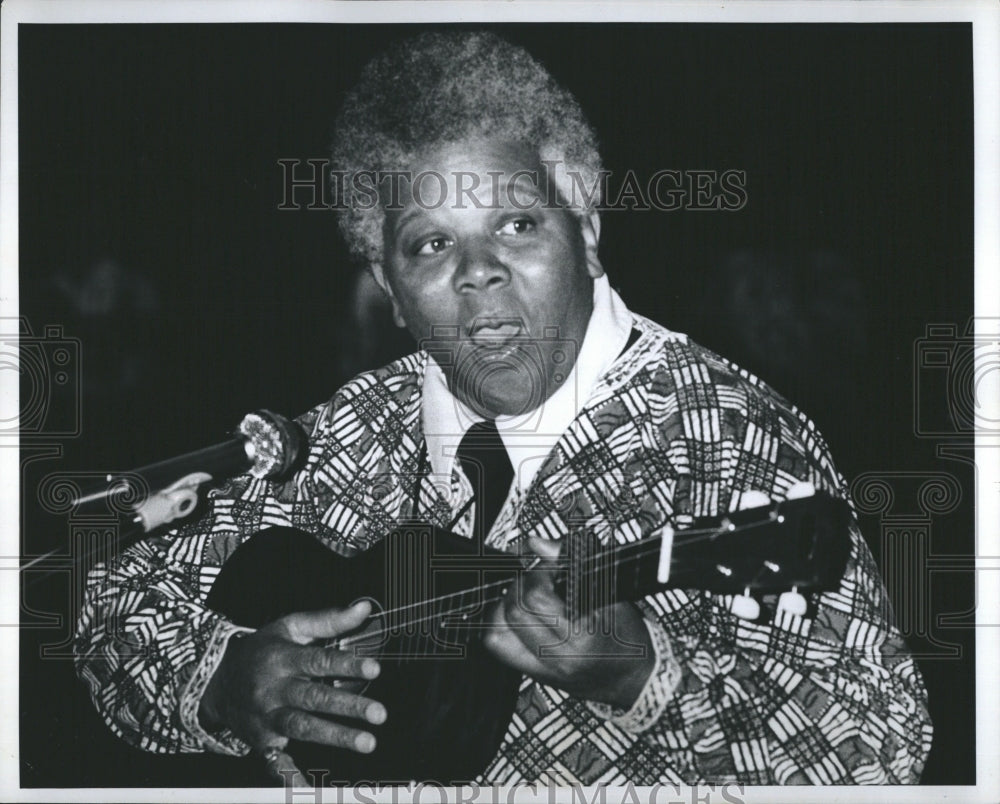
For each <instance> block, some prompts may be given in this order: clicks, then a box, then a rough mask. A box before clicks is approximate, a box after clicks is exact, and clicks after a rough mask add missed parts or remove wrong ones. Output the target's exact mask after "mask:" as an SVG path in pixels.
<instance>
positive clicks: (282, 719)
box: [272, 707, 376, 754]
mask: <svg viewBox="0 0 1000 804" xmlns="http://www.w3.org/2000/svg"><path fill="white" fill-rule="evenodd" d="M272 719H273V721H274V724H275V728H276V729H277V730H278V731H279V732H281V733H282V734H284V735H285V736H286V737H289V738H291V739H293V740H305V741H307V742H311V743H321V744H323V745H331V746H333V747H334V748H346V749H347V750H349V751H357V752H358V753H359V754H370V753H371V752H372V751H374V750H375V744H376V743H375V735H374V734H372V733H371V732H368V731H362V730H361V729H354V728H351V727H350V726H344V725H342V724H340V723H334V722H333V721H332V720H326V719H325V718H322V717H318V716H316V715H311V714H309V713H308V712H303V711H302V710H301V709H292V708H290V707H284V708H282V709H277V710H275V712H274V713H273V715H272Z"/></svg>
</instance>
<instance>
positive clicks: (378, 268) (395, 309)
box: [369, 262, 406, 328]
mask: <svg viewBox="0 0 1000 804" xmlns="http://www.w3.org/2000/svg"><path fill="white" fill-rule="evenodd" d="M369 267H370V269H371V273H372V278H373V279H374V280H375V284H376V285H378V286H379V287H380V288H382V292H383V293H384V294H385V295H386V296H388V297H389V301H390V302H391V303H392V320H393V321H394V322H395V324H396V326H397V327H402V328H405V327H406V321H404V320H403V314H402V313H401V312H400V310H399V302H398V301H396V294H395V293H393V292H392V287H391V286H390V285H389V281H388V280H387V279H386V278H385V268H384V267H383V266H382V263H380V262H373V263H372V264H371V266H369Z"/></svg>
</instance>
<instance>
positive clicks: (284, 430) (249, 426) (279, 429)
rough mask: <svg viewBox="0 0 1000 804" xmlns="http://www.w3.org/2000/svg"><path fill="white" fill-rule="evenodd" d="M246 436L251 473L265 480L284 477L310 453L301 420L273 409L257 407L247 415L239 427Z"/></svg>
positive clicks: (240, 431)
mask: <svg viewBox="0 0 1000 804" xmlns="http://www.w3.org/2000/svg"><path fill="white" fill-rule="evenodd" d="M237 429H238V431H239V433H240V435H242V436H244V437H245V438H246V451H247V457H248V458H249V459H250V460H251V461H252V463H253V465H252V466H251V467H250V469H249V470H247V471H248V472H249V474H251V475H253V476H254V477H257V478H261V479H267V480H271V479H275V478H282V477H284V476H286V475H289V474H291V472H292V471H293V470H295V469H297V468H298V464H299V462H300V459H301V458H303V457H305V454H306V442H307V438H306V434H305V432H304V431H303V430H302V427H301V425H299V423H298V422H294V421H291V420H290V419H286V418H285V417H284V416H281V415H279V414H277V413H273V412H271V411H270V410H256V411H254V412H253V413H248V414H247V415H246V416H244V417H243V421H241V422H240V425H239V427H238V428H237Z"/></svg>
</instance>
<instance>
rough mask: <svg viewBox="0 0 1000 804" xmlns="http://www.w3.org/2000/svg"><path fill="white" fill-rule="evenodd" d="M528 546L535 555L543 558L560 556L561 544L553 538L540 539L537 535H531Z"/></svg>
mask: <svg viewBox="0 0 1000 804" xmlns="http://www.w3.org/2000/svg"><path fill="white" fill-rule="evenodd" d="M528 546H529V547H530V548H531V551H532V552H533V553H534V554H535V555H538V556H541V557H542V558H549V559H552V558H559V552H560V550H561V546H560V544H559V542H557V541H554V540H553V539H540V538H538V537H537V536H531V537H529V539H528Z"/></svg>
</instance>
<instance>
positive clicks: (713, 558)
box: [380, 494, 850, 637]
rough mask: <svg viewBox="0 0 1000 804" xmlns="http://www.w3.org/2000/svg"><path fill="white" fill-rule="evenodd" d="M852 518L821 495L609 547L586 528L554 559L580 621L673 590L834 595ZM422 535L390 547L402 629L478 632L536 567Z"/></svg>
mask: <svg viewBox="0 0 1000 804" xmlns="http://www.w3.org/2000/svg"><path fill="white" fill-rule="evenodd" d="M849 517H850V511H849V508H848V506H847V503H845V502H844V501H843V500H837V499H834V498H832V497H830V496H829V495H826V494H816V495H814V496H811V497H807V498H803V499H799V500H792V501H787V502H783V503H780V504H777V503H775V504H772V505H768V506H762V507H759V508H752V509H748V510H745V511H739V512H735V513H732V514H728V515H727V516H725V517H716V518H705V519H699V520H697V521H696V522H694V523H693V525H692V527H690V528H685V529H681V530H676V531H672V530H670V529H667V530H664V531H661V532H658V533H656V534H654V535H652V536H650V537H649V538H646V539H642V540H639V541H636V542H632V543H626V544H613V545H610V546H603V545H600V544H599V543H598V542H597V540H596V538H594V537H593V536H592V535H590V534H588V533H587V532H585V531H578V532H575V533H572V534H570V536H569V537H567V539H565V543H564V548H563V551H562V553H561V554H560V556H559V557H558V558H557V559H555V560H554V566H555V572H556V590H557V592H558V593H559V594H560V595H561V596H562V597H563V598H564V599H565V600H566V602H567V609H568V611H569V612H570V613H571V614H573V615H579V614H583V613H586V612H589V611H593V610H596V609H599V608H601V607H603V606H607V605H612V604H614V603H618V602H621V601H626V600H638V599H640V598H642V597H644V596H646V595H649V594H652V593H654V592H657V591H660V590H663V589H668V588H683V589H704V590H707V591H711V592H714V593H718V594H740V593H743V592H747V591H749V592H752V593H761V594H766V593H777V592H782V591H786V590H788V589H792V588H797V589H799V590H801V591H818V590H823V589H832V588H836V586H837V584H838V583H839V580H840V577H841V576H842V574H843V571H844V567H845V565H846V562H847V558H848V555H849V549H850V544H849V540H848V539H847V536H846V534H847V526H848V521H849ZM421 534H423V535H425V536H426V535H427V529H426V528H416V529H415V530H414V531H413V533H411V534H409V536H410V538H407V537H406V536H407V534H406V533H405V529H403V530H402V531H397V532H396V533H395V534H393V537H392V539H391V542H392V543H391V544H388V545H387V547H386V549H387V553H386V555H385V577H386V578H395V579H405V580H403V581H401V582H400V583H402V585H403V586H406V587H407V591H406V594H405V595H404V596H402V597H400V598H399V600H397V601H396V602H395V603H394V602H393V601H392V600H390V601H387V602H388V603H389V605H388V607H387V608H386V609H385V610H383V611H382V612H380V617H382V618H384V619H383V620H382V623H383V626H382V627H384V628H386V629H387V630H391V631H393V632H394V633H399V632H403V631H407V630H409V631H412V632H413V633H414V634H418V633H427V634H429V633H431V631H432V630H434V629H436V628H438V627H440V626H441V625H442V624H444V625H445V626H446V627H447V629H448V633H449V634H455V635H456V636H458V637H461V636H463V635H466V636H467V635H470V634H472V633H475V632H478V630H479V626H480V625H481V619H482V615H483V614H484V613H485V611H486V609H487V607H488V605H489V604H490V603H493V602H495V601H498V600H500V599H501V597H503V595H505V594H507V593H508V591H509V589H510V588H511V586H512V582H513V581H514V580H515V578H516V577H517V575H518V574H519V573H523V572H532V571H536V569H535V568H534V567H533V566H528V567H525V566H524V564H523V563H522V560H521V558H520V557H518V556H516V555H512V554H507V553H500V552H497V551H479V550H474V551H473V552H470V541H469V540H468V539H461V538H460V537H455V536H453V535H451V534H444V533H443V532H437V533H436V534H435V536H434V537H433V541H431V540H430V539H427V540H424V541H421V538H420V536H421ZM420 545H423V546H422V547H421V546H420ZM442 545H443V547H442ZM420 553H425V555H423V557H421V556H420V555H418V554H420ZM535 563H536V564H537V563H538V562H535ZM549 566H550V567H551V566H552V565H551V564H550V565H549ZM421 584H423V588H418V587H421Z"/></svg>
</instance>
